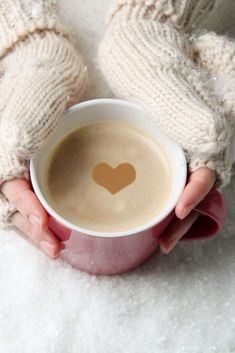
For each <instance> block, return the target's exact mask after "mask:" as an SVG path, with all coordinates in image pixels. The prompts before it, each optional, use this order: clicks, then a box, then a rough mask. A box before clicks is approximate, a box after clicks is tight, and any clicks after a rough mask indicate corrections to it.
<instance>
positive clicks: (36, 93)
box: [0, 0, 87, 225]
mask: <svg viewBox="0 0 235 353" xmlns="http://www.w3.org/2000/svg"><path fill="white" fill-rule="evenodd" d="M0 55H2V58H1V61H0V74H1V78H0V131H1V141H0V181H5V180H9V179H13V178H15V177H22V176H23V174H24V173H25V171H26V170H27V166H26V164H27V161H28V160H29V159H30V158H31V157H32V156H33V154H34V153H35V152H36V151H37V150H38V149H39V148H40V147H41V146H42V144H43V143H44V141H45V139H46V138H47V136H48V135H49V134H50V133H51V132H52V130H53V129H54V128H55V126H56V125H57V123H58V121H59V119H60V118H61V117H62V114H63V112H64V110H65V108H66V106H68V105H71V104H73V103H74V102H77V101H78V100H79V99H80V97H81V96H82V94H83V93H84V91H85V88H86V82H87V75H86V69H85V67H84V66H83V63H82V61H81V59H80V58H79V56H78V54H77V52H76V50H75V49H74V47H73V46H72V44H71V43H70V41H69V39H68V35H67V31H66V29H65V28H64V26H63V24H61V22H60V20H59V17H58V15H57V11H56V7H55V2H54V1H49V0H47V1H42V0H39V1H36V0H35V1H34V0H19V1H18V0H4V1H1V2H0ZM7 205H8V210H7ZM0 209H1V210H0V214H1V215H2V216H1V215H0V222H1V224H3V223H5V224H6V225H8V224H7V222H6V220H7V219H8V218H9V217H8V216H10V215H11V214H12V212H13V210H12V207H11V206H10V205H9V204H8V202H7V200H6V199H5V198H4V197H3V196H1V199H0Z"/></svg>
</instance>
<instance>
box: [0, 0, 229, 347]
mask: <svg viewBox="0 0 235 353" xmlns="http://www.w3.org/2000/svg"><path fill="white" fill-rule="evenodd" d="M223 1H224V0H223ZM109 2H110V1H109V0H102V1H101V0H99V1H96V0H86V1H83V0H70V1H66V0H60V4H61V7H62V12H63V13H64V15H65V17H66V19H67V20H68V21H69V22H70V24H71V25H72V28H73V30H74V32H75V33H76V35H77V38H78V42H79V43H80V48H81V51H82V53H83V56H84V58H86V62H87V64H88V68H89V71H90V78H91V83H90V88H89V97H90V98H91V97H92V98H93V97H103V96H110V92H109V90H108V88H107V86H106V84H105V83H104V81H103V80H102V77H101V76H100V74H99V72H98V70H97V68H96V64H95V56H96V48H97V42H98V41H99V39H100V37H101V35H102V33H103V14H104V9H105V8H106V7H107V5H108V3H109ZM232 2H233V0H231V3H232ZM229 12H231V9H230V11H228V13H229ZM220 15H221V17H224V12H223V11H222V10H221V11H220ZM218 18H219V17H218V16H217V17H216V18H215V20H214V21H213V22H218ZM220 23H221V21H220ZM223 30H225V31H226V32H227V31H228V21H227V20H226V21H224V25H223ZM226 195H227V199H228V202H229V207H230V210H229V218H228V222H227V224H226V228H225V230H224V232H223V234H221V236H219V237H218V238H217V239H214V240H210V241H204V242H195V243H185V244H183V243H182V244H180V245H179V246H178V247H177V249H176V250H175V251H174V252H173V253H172V254H171V255H169V256H167V257H164V256H162V255H160V254H159V253H156V254H155V255H154V256H153V257H152V258H151V259H150V260H149V261H148V262H147V263H146V264H145V265H144V266H142V267H141V268H139V269H137V270H135V271H133V272H131V273H129V274H126V275H123V276H116V277H112V278H102V277H95V276H89V275H87V274H84V273H80V272H78V271H76V270H74V269H72V268H70V267H69V266H68V265H66V264H65V263H63V262H62V261H60V260H58V261H55V262H53V261H50V260H48V259H47V258H46V257H45V256H44V255H43V254H42V253H41V252H39V251H38V250H37V249H35V248H33V247H32V246H31V245H29V244H28V243H26V242H25V240H24V239H22V238H21V237H19V236H17V235H16V233H15V232H13V231H12V232H3V231H1V234H0V299H1V301H0V353H32V352H33V353H52V352H56V353H106V352H108V353H232V352H235V260H234V258H235V234H234V233H235V178H234V179H233V180H232V183H231V186H230V187H229V188H227V190H226Z"/></svg>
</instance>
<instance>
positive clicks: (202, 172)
mask: <svg viewBox="0 0 235 353" xmlns="http://www.w3.org/2000/svg"><path fill="white" fill-rule="evenodd" d="M215 180H216V174H215V172H213V171H212V170H210V169H208V168H200V169H198V170H197V171H196V172H194V173H192V174H191V175H190V176H189V180H188V184H187V186H186V188H185V190H184V192H183V194H182V196H181V198H180V200H179V202H178V204H177V206H176V208H175V214H176V216H177V217H178V219H177V218H176V219H174V220H173V222H172V223H171V224H170V225H169V226H168V227H167V229H166V230H165V231H164V232H163V234H162V235H161V237H160V238H159V245H160V248H161V251H162V252H163V253H164V254H168V253H169V252H170V251H171V250H172V249H173V248H174V247H175V245H176V243H177V242H178V240H180V239H181V238H182V237H183V236H184V235H185V234H186V232H187V231H188V230H189V229H190V228H191V226H192V225H193V223H194V222H196V220H197V219H198V217H199V213H198V212H196V211H192V210H193V209H194V208H195V206H196V205H198V204H199V203H200V202H201V201H202V200H203V198H204V197H205V196H206V195H207V194H208V193H209V191H210V190H211V189H212V187H213V186H214V184H215Z"/></svg>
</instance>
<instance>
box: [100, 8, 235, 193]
mask: <svg viewBox="0 0 235 353" xmlns="http://www.w3.org/2000/svg"><path fill="white" fill-rule="evenodd" d="M119 3H120V2H119ZM157 3H158V2H154V4H155V5H154V6H150V2H149V1H122V2H121V4H122V5H119V7H116V11H115V12H112V16H111V18H110V23H109V27H108V30H107V32H106V34H105V37H104V39H103V41H102V43H101V46H100V51H99V63H100V67H101V69H102V71H103V74H104V76H105V77H106V79H107V80H108V82H109V84H110V85H111V88H112V90H113V92H114V94H115V95H116V96H117V97H120V98H123V99H126V100H131V101H134V102H136V103H138V104H141V105H142V106H143V107H144V108H145V110H146V112H147V113H148V115H149V116H150V117H151V118H152V119H154V120H155V121H156V123H157V124H158V125H159V127H160V128H161V129H162V130H163V131H164V132H165V133H167V134H168V135H169V136H170V137H171V138H173V139H174V140H175V141H176V142H178V143H179V145H180V146H181V147H182V148H183V149H184V151H185V153H186V156H187V160H188V163H189V171H190V172H194V171H195V170H197V169H198V168H200V167H208V168H210V169H212V170H215V171H216V172H217V183H216V186H217V188H222V187H223V186H225V185H226V184H227V183H228V182H229V180H230V177H231V164H232V163H231V158H230V157H231V156H230V153H231V152H230V150H231V140H232V129H231V126H230V125H229V122H230V120H229V119H228V117H226V116H225V112H224V109H223V107H222V106H221V105H220V104H219V102H218V99H217V97H216V95H215V94H214V92H212V90H211V86H210V84H209V81H208V76H209V74H208V73H207V72H206V71H205V70H202V69H200V68H199V67H198V66H196V65H195V63H193V54H194V53H193V46H192V43H191V41H190V40H189V37H188V36H187V35H185V34H184V33H182V32H181V31H178V30H177V29H176V28H178V26H176V28H175V26H172V23H170V24H169V22H166V21H164V22H162V21H159V20H158V17H156V16H155V14H156V4H157ZM162 3H167V4H172V6H173V7H174V4H177V1H176V2H174V1H165V2H164V1H160V2H159V4H162ZM179 3H182V4H183V3H184V4H185V5H187V1H186V2H181V1H179ZM146 8H148V12H146ZM179 8H180V9H181V10H182V8H181V7H179ZM186 8H187V6H186ZM151 11H152V12H151ZM176 16H177V13H176ZM160 18H161V17H160ZM179 18H182V16H181V15H180V17H179Z"/></svg>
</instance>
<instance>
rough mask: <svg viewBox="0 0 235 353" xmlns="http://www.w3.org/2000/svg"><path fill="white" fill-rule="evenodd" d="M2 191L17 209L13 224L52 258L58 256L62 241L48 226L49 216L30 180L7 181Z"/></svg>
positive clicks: (12, 220)
mask: <svg viewBox="0 0 235 353" xmlns="http://www.w3.org/2000/svg"><path fill="white" fill-rule="evenodd" d="M1 191H2V193H3V194H4V195H5V196H6V198H7V199H8V200H9V202H10V203H11V204H12V205H13V206H14V207H15V208H16V209H17V211H16V212H15V213H14V214H13V216H12V218H11V222H12V225H13V226H15V227H16V228H17V229H18V230H19V231H20V233H21V234H22V235H23V237H24V238H26V239H27V240H29V241H30V242H31V243H34V244H35V245H36V246H37V247H39V248H40V249H41V250H42V251H44V253H45V254H47V255H48V256H49V257H50V258H53V259H54V258H57V257H58V256H59V254H60V250H61V241H60V240H59V239H58V238H57V237H56V235H55V234H53V232H52V231H51V230H50V229H49V228H48V223H49V216H48V214H47V212H46V211H45V210H44V208H43V206H42V205H41V203H40V202H39V200H38V199H37V197H36V195H35V194H34V192H33V191H32V188H31V186H30V183H29V181H26V180H23V179H14V180H10V181H7V182H5V183H3V184H2V187H1Z"/></svg>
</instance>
